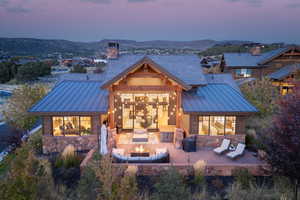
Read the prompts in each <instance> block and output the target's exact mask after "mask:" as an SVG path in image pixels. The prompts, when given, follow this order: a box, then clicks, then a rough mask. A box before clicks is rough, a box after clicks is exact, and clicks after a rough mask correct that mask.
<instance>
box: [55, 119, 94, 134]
mask: <svg viewBox="0 0 300 200" xmlns="http://www.w3.org/2000/svg"><path fill="white" fill-rule="evenodd" d="M55 117H56V118H58V117H60V118H62V122H63V126H64V127H65V117H78V118H79V120H78V125H79V127H78V129H79V132H78V134H77V133H76V135H78V136H84V135H82V131H81V129H80V127H81V120H80V118H81V117H89V118H90V124H91V130H90V132H91V135H93V134H94V133H93V131H92V127H93V124H92V123H93V122H92V121H93V120H92V116H90V115H60V116H57V115H55V116H52V117H51V122H52V123H51V127H52V131H51V133H52V136H54V132H53V128H54V127H53V118H55ZM60 136H69V135H68V134H65V133H64V132H63V133H62V134H61V135H60Z"/></svg>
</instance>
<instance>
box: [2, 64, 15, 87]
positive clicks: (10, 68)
mask: <svg viewBox="0 0 300 200" xmlns="http://www.w3.org/2000/svg"><path fill="white" fill-rule="evenodd" d="M16 74H17V66H16V65H15V64H14V63H12V62H3V63H0V83H5V82H8V81H10V80H11V79H13V78H15V75H16Z"/></svg>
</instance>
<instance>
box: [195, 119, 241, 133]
mask: <svg viewBox="0 0 300 200" xmlns="http://www.w3.org/2000/svg"><path fill="white" fill-rule="evenodd" d="M201 117H202V119H204V118H205V117H208V133H207V134H200V122H201V123H203V122H204V120H200V118H201ZM211 117H224V127H223V129H224V131H223V134H222V135H212V134H211V121H212V120H211ZM228 117H234V134H227V133H226V124H227V118H228ZM236 127H237V116H235V115H199V116H198V135H200V136H226V135H237V133H236Z"/></svg>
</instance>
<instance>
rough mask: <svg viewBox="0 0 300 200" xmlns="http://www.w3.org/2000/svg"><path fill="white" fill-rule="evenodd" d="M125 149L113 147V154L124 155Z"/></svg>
mask: <svg viewBox="0 0 300 200" xmlns="http://www.w3.org/2000/svg"><path fill="white" fill-rule="evenodd" d="M124 152H125V150H124V149H117V148H113V149H112V153H113V154H119V155H122V156H123V155H124Z"/></svg>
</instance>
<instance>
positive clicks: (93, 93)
mask: <svg viewBox="0 0 300 200" xmlns="http://www.w3.org/2000/svg"><path fill="white" fill-rule="evenodd" d="M29 112H30V113H32V114H34V115H38V116H41V117H42V119H43V152H44V153H53V152H62V151H63V149H64V148H65V147H66V146H67V145H69V144H72V145H74V146H75V147H76V149H77V150H80V151H83V150H90V149H92V148H95V147H98V144H99V143H98V138H99V133H100V127H101V124H102V122H103V121H104V120H108V121H109V138H110V139H109V141H110V144H111V145H114V146H118V145H123V146H124V145H125V146H126V147H130V145H133V144H135V143H134V141H133V139H134V134H133V135H132V134H129V133H135V132H136V130H144V131H145V130H146V131H145V132H146V133H149V135H148V136H147V139H146V140H144V139H145V138H135V139H137V140H139V139H140V140H143V141H144V142H145V143H146V144H148V145H150V146H151V145H154V146H155V145H158V144H160V143H161V142H165V143H170V144H172V143H176V144H179V146H180V144H181V142H182V138H183V135H184V134H183V133H184V132H185V135H187V136H188V135H196V136H197V147H198V148H202V147H215V146H217V145H220V143H221V142H222V140H223V139H224V138H230V139H231V141H232V143H233V144H237V143H238V142H242V143H244V142H245V120H246V119H247V117H248V116H249V115H251V114H253V113H255V112H257V110H256V108H255V107H253V106H252V105H251V104H250V103H249V102H248V101H247V100H246V99H245V98H244V97H243V95H242V94H241V92H240V90H239V88H238V86H237V85H236V83H235V81H234V80H233V79H232V76H231V74H204V73H203V72H202V67H201V64H200V60H199V58H198V57H197V56H194V55H183V56H180V55H176V56H175V55H168V56H155V55H149V56H144V55H128V56H125V55H124V56H120V57H118V58H114V59H113V60H109V61H108V63H107V70H106V72H105V76H104V78H103V79H100V78H99V80H95V79H93V80H91V79H90V80H77V81H76V80H65V81H61V82H60V83H58V84H57V85H56V87H55V88H53V89H52V91H51V92H49V94H48V95H47V96H46V97H44V98H43V99H42V100H41V101H40V102H38V103H37V104H36V105H34V106H33V107H32V108H31V109H30V110H29ZM116 129H117V130H116ZM116 132H117V133H118V134H115V133H116ZM148 137H149V138H148ZM112 141H113V142H112ZM165 143H161V144H163V145H164V144H165ZM166 145H167V144H166ZM132 148H134V146H132Z"/></svg>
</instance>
